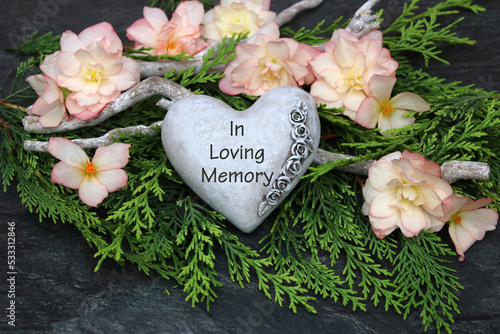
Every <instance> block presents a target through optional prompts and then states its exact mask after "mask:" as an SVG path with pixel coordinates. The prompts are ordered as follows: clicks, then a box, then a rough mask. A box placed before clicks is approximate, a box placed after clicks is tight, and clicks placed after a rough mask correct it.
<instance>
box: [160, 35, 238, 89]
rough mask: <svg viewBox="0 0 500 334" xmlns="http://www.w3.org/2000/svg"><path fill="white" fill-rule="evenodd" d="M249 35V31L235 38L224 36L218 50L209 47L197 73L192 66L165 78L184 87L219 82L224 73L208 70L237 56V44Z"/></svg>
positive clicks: (171, 73)
mask: <svg viewBox="0 0 500 334" xmlns="http://www.w3.org/2000/svg"><path fill="white" fill-rule="evenodd" d="M247 36H248V33H247V34H240V35H238V36H234V37H233V38H228V37H224V38H223V39H222V41H220V42H219V44H218V48H217V50H214V49H209V51H208V52H207V54H206V55H204V56H203V64H202V65H201V68H200V69H199V71H198V72H197V73H195V68H194V67H191V68H189V69H186V70H183V71H181V72H179V73H177V74H176V73H175V72H174V71H172V72H169V73H167V74H166V75H165V78H166V79H169V80H172V81H175V82H177V83H179V84H180V85H182V86H184V87H190V86H192V85H195V84H206V83H209V82H217V81H218V80H219V79H220V78H222V77H223V76H224V74H222V73H208V71H209V70H210V69H212V68H214V67H216V66H218V65H222V64H227V63H229V62H230V61H231V60H233V59H234V57H235V56H236V55H235V53H234V52H235V48H236V45H238V43H239V42H240V41H241V40H243V39H245V38H246V37H247Z"/></svg>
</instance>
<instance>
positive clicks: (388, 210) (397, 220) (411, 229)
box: [363, 150, 453, 239]
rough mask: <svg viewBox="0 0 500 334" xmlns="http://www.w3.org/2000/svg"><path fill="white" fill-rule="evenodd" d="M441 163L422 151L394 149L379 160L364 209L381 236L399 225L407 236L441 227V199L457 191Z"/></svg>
mask: <svg viewBox="0 0 500 334" xmlns="http://www.w3.org/2000/svg"><path fill="white" fill-rule="evenodd" d="M440 177H441V168H440V166H439V165H438V164H437V163H435V162H432V161H430V160H427V159H425V158H424V157H423V156H422V155H421V154H419V153H412V152H409V151H408V150H405V151H404V152H402V153H401V152H393V153H391V154H389V155H386V156H385V157H383V158H381V159H380V160H377V161H375V162H374V163H373V164H372V166H371V167H370V168H369V170H368V179H367V180H366V183H365V186H364V188H363V196H364V198H365V203H364V204H363V213H364V214H365V215H367V216H368V217H369V219H370V223H371V225H372V229H373V231H374V232H375V234H376V235H377V237H378V238H381V239H382V238H384V237H385V236H387V235H389V234H390V233H391V232H393V231H394V230H395V229H397V228H399V229H400V230H401V232H402V233H403V234H404V235H405V236H406V237H413V236H415V235H418V234H419V233H420V231H422V230H430V231H439V230H440V229H441V228H442V227H443V225H444V222H442V221H440V220H439V219H438V217H442V216H443V209H442V207H441V203H442V202H443V200H444V199H445V198H446V197H448V196H450V195H451V194H452V193H453V189H452V188H451V186H450V185H449V184H448V183H447V182H446V181H444V180H442V179H441V178H440Z"/></svg>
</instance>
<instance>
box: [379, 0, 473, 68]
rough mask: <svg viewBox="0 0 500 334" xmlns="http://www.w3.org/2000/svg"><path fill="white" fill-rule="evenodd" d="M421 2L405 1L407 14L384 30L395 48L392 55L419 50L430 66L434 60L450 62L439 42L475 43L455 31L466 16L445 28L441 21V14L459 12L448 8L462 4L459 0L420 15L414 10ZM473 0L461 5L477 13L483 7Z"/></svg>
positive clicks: (415, 0)
mask: <svg viewBox="0 0 500 334" xmlns="http://www.w3.org/2000/svg"><path fill="white" fill-rule="evenodd" d="M418 2H419V0H413V1H412V2H411V3H410V4H405V7H404V9H403V13H402V14H401V15H400V16H399V17H398V18H397V19H396V20H395V21H394V22H393V23H392V24H391V26H389V28H387V29H386V30H385V31H384V45H385V46H386V47H387V48H388V49H389V50H390V51H391V54H392V56H396V55H398V54H399V53H402V52H415V53H419V54H421V55H422V56H423V58H424V61H425V65H426V66H427V65H428V63H429V60H431V59H435V60H438V61H441V62H443V63H445V64H449V63H448V62H447V61H446V60H444V59H442V58H441V57H439V54H440V53H441V50H439V43H449V44H467V45H472V44H474V43H475V42H474V41H472V40H470V39H468V38H467V37H458V36H457V35H456V33H455V32H453V28H454V27H455V26H456V25H457V24H458V23H459V22H460V21H462V20H463V18H460V19H457V20H456V21H454V22H453V23H451V24H448V25H446V26H444V27H442V26H441V24H440V23H438V22H437V20H438V17H439V16H443V15H450V14H455V13H457V11H450V10H447V9H448V8H456V7H457V6H459V4H458V1H446V2H444V3H441V4H440V5H437V6H435V7H432V8H429V9H427V11H425V12H424V13H421V14H418V15H416V14H415V13H414V11H415V10H416V9H417V8H418V6H417V3H418ZM470 2H471V1H468V2H466V3H465V4H461V5H460V7H462V8H467V9H471V10H473V11H475V12H477V11H479V10H481V7H479V6H476V5H470ZM394 33H395V34H396V35H394Z"/></svg>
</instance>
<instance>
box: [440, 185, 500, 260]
mask: <svg viewBox="0 0 500 334" xmlns="http://www.w3.org/2000/svg"><path fill="white" fill-rule="evenodd" d="M491 202H493V199H492V198H482V199H479V200H477V201H474V200H471V199H470V198H467V197H463V196H460V195H457V194H453V195H451V196H450V197H448V198H446V199H445V200H444V201H443V205H442V206H443V217H441V218H440V220H441V221H443V222H449V223H450V228H449V232H450V236H451V240H453V243H454V244H455V248H456V251H457V254H458V255H460V258H459V261H463V260H464V258H465V255H464V253H465V251H467V250H468V249H469V248H470V246H472V244H474V243H475V242H476V241H478V240H482V239H483V238H484V235H485V234H486V231H493V230H494V229H495V228H496V225H497V222H498V213H497V212H496V211H495V210H493V209H480V208H481V207H483V206H485V205H488V204H490V203H491Z"/></svg>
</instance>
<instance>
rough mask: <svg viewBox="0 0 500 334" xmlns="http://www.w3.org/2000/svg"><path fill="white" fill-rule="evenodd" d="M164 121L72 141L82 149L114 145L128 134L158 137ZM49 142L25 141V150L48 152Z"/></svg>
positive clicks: (114, 130)
mask: <svg viewBox="0 0 500 334" xmlns="http://www.w3.org/2000/svg"><path fill="white" fill-rule="evenodd" d="M162 122H163V121H159V122H155V123H153V124H151V125H150V126H145V125H136V126H130V127H127V128H118V129H113V130H111V131H109V132H107V133H106V134H104V135H103V136H101V137H97V138H81V139H80V138H79V139H73V140H71V141H72V142H73V143H75V144H77V145H78V146H80V147H81V148H97V147H99V146H106V145H110V144H113V143H114V142H115V140H116V139H117V138H120V137H121V136H122V135H124V134H127V135H129V136H135V135H137V134H143V135H148V136H156V135H157V134H159V133H160V131H159V128H161V124H162ZM48 144H49V142H46V141H35V140H25V141H24V149H25V150H26V151H34V152H47V145H48Z"/></svg>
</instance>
